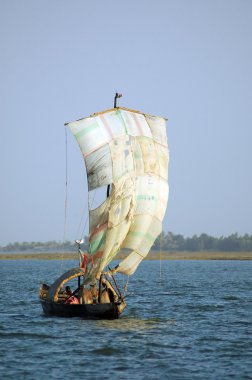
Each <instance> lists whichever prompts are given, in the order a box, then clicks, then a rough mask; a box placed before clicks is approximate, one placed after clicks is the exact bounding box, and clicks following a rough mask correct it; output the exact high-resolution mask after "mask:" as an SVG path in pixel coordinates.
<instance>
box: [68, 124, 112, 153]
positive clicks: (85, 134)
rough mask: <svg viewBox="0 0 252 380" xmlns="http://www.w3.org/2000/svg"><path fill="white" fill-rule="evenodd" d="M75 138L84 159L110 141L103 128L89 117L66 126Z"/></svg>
mask: <svg viewBox="0 0 252 380" xmlns="http://www.w3.org/2000/svg"><path fill="white" fill-rule="evenodd" d="M68 126H69V128H70V129H71V131H72V133H73V134H74V137H75V138H76V140H77V142H78V144H79V146H80V149H81V152H82V154H83V155H84V157H85V156H86V155H88V154H90V153H92V152H93V151H95V150H97V149H98V148H100V147H101V146H103V145H105V144H106V143H108V142H109V141H110V138H109V135H108V134H107V133H106V130H105V128H101V126H100V125H99V123H98V121H97V120H96V119H95V118H93V117H89V118H86V119H82V120H79V121H75V122H72V123H69V124H68Z"/></svg>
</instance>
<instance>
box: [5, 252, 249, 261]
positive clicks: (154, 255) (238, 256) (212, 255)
mask: <svg viewBox="0 0 252 380" xmlns="http://www.w3.org/2000/svg"><path fill="white" fill-rule="evenodd" d="M77 258H78V255H77V253H74V252H70V253H67V252H64V253H48V252H43V253H19V252H16V253H0V260H75V259H77ZM117 258H118V259H121V258H123V255H120V256H118V257H117ZM145 260H252V252H150V253H149V254H148V256H147V257H146V259H145Z"/></svg>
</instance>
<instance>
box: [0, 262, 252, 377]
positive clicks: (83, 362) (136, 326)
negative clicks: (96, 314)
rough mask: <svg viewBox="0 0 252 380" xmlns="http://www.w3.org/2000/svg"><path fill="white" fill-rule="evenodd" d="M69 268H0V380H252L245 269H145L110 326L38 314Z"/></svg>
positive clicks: (168, 265)
mask: <svg viewBox="0 0 252 380" xmlns="http://www.w3.org/2000/svg"><path fill="white" fill-rule="evenodd" d="M67 265H68V267H70V266H74V265H75V263H74V262H73V261H72V262H64V263H61V262H60V261H51V260H50V261H36V260H25V261H19V262H17V263H15V262H14V261H1V269H0V274H1V289H2V296H1V299H0V305H1V306H0V339H1V343H0V377H1V378H4V379H14V378H15V379H44V378H45V376H47V377H48V379H63V378H64V379H68V378H69V379H70V378H73V377H75V378H85V379H132V378H134V379H136V380H139V379H161V378H164V379H229V378H232V379H252V291H251V289H252V262H251V261H163V262H162V263H161V272H160V262H159V261H144V262H143V263H142V265H140V267H139V268H138V270H137V272H136V274H135V275H134V276H133V277H132V278H131V279H130V282H129V285H128V297H127V298H126V301H127V304H128V307H127V309H126V310H125V312H124V314H123V315H122V317H121V318H120V319H119V320H113V321H85V320H81V319H79V318H73V319H66V318H55V317H54V318H50V317H46V316H44V315H43V313H42V309H41V306H40V304H39V301H38V289H39V285H40V283H41V282H43V281H45V282H48V283H51V282H52V280H54V279H55V278H56V277H57V276H58V275H59V274H60V273H61V271H63V270H66V269H68V267H67Z"/></svg>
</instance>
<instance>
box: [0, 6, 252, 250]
mask: <svg viewBox="0 0 252 380" xmlns="http://www.w3.org/2000/svg"><path fill="white" fill-rule="evenodd" d="M251 40H252V1H250V0H208V1H207V0H205V1H202V0H190V1H188V0H174V1H170V0H155V1H152V0H149V1H141V0H140V1H133V0H128V1H111V0H107V1H96V0H93V1H87V0H79V1H78V0H75V1H67V0H54V1H53V0H45V1H34V0H22V1H20V0H16V1H15V0H0V44H1V60H0V83H1V90H0V97H1V99H0V123H1V124H0V245H4V244H7V243H9V242H14V241H20V242H21V241H47V240H59V241H61V240H62V239H63V237H64V207H65V206H64V202H65V128H64V122H66V121H70V120H75V119H77V118H80V117H84V116H87V115H90V114H91V113H93V112H98V111H101V110H103V109H106V108H110V107H111V106H112V105H113V95H114V92H115V91H116V90H117V91H119V92H122V93H123V94H124V97H123V98H122V99H120V105H122V106H125V107H129V108H134V109H139V110H141V111H143V112H146V113H150V114H156V115H160V116H165V117H167V118H168V119H169V122H168V135H169V145H170V172H169V183H170V199H169V204H168V210H167V213H166V217H165V220H164V230H165V231H172V232H174V233H181V234H184V235H186V236H191V235H193V234H200V233H202V232H206V233H208V234H210V235H214V236H221V235H229V234H231V233H234V232H238V233H239V234H244V233H249V234H251V233H252V230H251V228H252V202H251V197H252V174H251V165H252V149H251V145H252V104H251V103H252V96H251V88H252V75H251V71H252V44H251ZM67 139H68V208H67V229H66V238H67V239H70V240H73V239H75V238H76V237H78V234H79V232H78V229H79V225H80V221H81V216H82V213H83V208H84V206H85V203H86V200H87V192H86V179H85V170H84V164H83V161H82V157H81V153H80V151H79V148H78V146H77V144H76V142H75V141H74V139H73V138H72V136H71V134H70V132H68V134H67Z"/></svg>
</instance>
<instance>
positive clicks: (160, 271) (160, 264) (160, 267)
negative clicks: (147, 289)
mask: <svg viewBox="0 0 252 380" xmlns="http://www.w3.org/2000/svg"><path fill="white" fill-rule="evenodd" d="M162 234H163V231H162V232H161V234H160V238H159V277H160V280H161V279H162V260H161V240H162Z"/></svg>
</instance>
